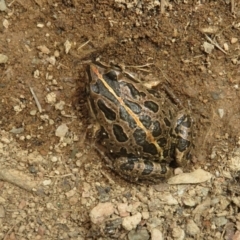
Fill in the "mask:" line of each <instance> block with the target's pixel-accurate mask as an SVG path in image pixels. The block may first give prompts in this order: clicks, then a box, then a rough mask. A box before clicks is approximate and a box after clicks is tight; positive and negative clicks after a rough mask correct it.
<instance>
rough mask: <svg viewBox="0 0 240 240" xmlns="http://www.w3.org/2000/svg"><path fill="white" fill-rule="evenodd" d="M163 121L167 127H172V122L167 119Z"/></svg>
mask: <svg viewBox="0 0 240 240" xmlns="http://www.w3.org/2000/svg"><path fill="white" fill-rule="evenodd" d="M163 120H164V122H165V124H166V126H167V127H171V122H170V121H169V120H168V119H167V118H166V117H165V118H164V119H163Z"/></svg>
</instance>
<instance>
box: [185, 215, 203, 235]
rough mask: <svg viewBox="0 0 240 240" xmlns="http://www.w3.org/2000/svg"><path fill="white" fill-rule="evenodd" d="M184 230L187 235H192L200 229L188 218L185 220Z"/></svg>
mask: <svg viewBox="0 0 240 240" xmlns="http://www.w3.org/2000/svg"><path fill="white" fill-rule="evenodd" d="M186 232H187V233H188V234H189V235H191V236H194V235H196V234H198V233H199V232H200V229H199V227H198V226H197V224H196V223H195V222H194V221H193V220H191V219H190V220H188V222H187V226H186Z"/></svg>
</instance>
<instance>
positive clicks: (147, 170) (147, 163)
mask: <svg viewBox="0 0 240 240" xmlns="http://www.w3.org/2000/svg"><path fill="white" fill-rule="evenodd" d="M144 164H145V168H144V170H143V171H142V175H149V174H151V172H152V171H153V169H154V165H153V163H152V162H150V161H147V160H145V161H144Z"/></svg>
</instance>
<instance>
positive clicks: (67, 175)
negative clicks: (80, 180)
mask: <svg viewBox="0 0 240 240" xmlns="http://www.w3.org/2000/svg"><path fill="white" fill-rule="evenodd" d="M72 175H73V174H72V173H68V174H64V175H60V176H49V175H46V177H49V178H65V177H69V176H72Z"/></svg>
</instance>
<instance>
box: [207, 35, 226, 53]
mask: <svg viewBox="0 0 240 240" xmlns="http://www.w3.org/2000/svg"><path fill="white" fill-rule="evenodd" d="M205 37H206V39H207V40H208V41H209V42H210V43H211V44H213V45H214V46H215V47H216V48H218V49H219V50H220V51H222V52H223V53H225V54H226V55H228V53H227V52H225V51H224V50H223V49H222V48H221V47H220V46H219V45H218V43H217V42H215V41H213V40H212V39H211V38H210V37H209V36H208V35H207V34H205Z"/></svg>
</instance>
